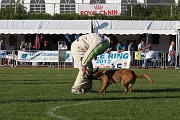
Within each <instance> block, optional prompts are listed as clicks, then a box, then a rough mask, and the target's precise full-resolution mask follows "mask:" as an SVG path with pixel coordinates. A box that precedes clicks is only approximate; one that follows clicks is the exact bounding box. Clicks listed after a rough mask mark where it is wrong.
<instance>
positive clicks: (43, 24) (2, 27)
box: [0, 20, 91, 34]
mask: <svg viewBox="0 0 180 120" xmlns="http://www.w3.org/2000/svg"><path fill="white" fill-rule="evenodd" d="M90 32H91V20H0V33H3V34H41V33H43V34H67V33H69V34H79V33H90Z"/></svg>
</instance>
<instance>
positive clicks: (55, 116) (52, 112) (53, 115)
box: [47, 102, 91, 120]
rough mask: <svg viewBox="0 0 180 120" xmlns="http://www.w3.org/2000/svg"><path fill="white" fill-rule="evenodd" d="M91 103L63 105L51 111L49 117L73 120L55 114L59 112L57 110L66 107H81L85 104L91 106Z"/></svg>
mask: <svg viewBox="0 0 180 120" xmlns="http://www.w3.org/2000/svg"><path fill="white" fill-rule="evenodd" d="M89 103H91V102H82V103H76V104H72V105H70V104H69V105H61V106H57V107H54V108H52V109H50V110H49V111H48V112H47V113H48V115H50V116H52V117H54V118H59V119H62V120H71V119H70V118H67V117H64V116H60V115H56V114H54V112H55V111H56V110H57V109H60V108H66V107H72V106H80V105H84V104H89Z"/></svg>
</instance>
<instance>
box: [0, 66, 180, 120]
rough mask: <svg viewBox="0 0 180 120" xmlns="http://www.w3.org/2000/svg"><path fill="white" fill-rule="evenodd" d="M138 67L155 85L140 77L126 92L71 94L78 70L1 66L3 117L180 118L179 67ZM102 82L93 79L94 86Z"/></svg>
mask: <svg viewBox="0 0 180 120" xmlns="http://www.w3.org/2000/svg"><path fill="white" fill-rule="evenodd" d="M133 70H134V71H135V73H136V74H142V73H148V74H149V75H151V77H152V78H153V80H154V84H151V83H150V82H149V81H148V80H147V79H137V81H136V83H135V84H134V86H133V93H130V94H126V95H124V94H122V92H123V90H124V88H123V87H122V85H121V84H112V85H110V86H109V87H108V89H107V93H103V94H97V93H85V94H72V93H71V92H70V91H71V87H72V85H73V83H74V81H75V78H76V75H77V72H78V70H77V69H73V68H67V69H66V70H65V71H64V70H63V69H60V71H58V70H57V68H33V67H32V68H3V67H1V68H0V120H56V119H57V120H179V118H180V71H179V70H168V69H155V70H152V69H149V70H144V69H133ZM101 85H102V83H101V81H97V80H94V81H93V89H95V90H99V89H100V87H101Z"/></svg>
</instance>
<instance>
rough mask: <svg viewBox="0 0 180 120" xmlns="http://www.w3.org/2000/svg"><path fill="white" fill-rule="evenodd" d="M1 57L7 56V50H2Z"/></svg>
mask: <svg viewBox="0 0 180 120" xmlns="http://www.w3.org/2000/svg"><path fill="white" fill-rule="evenodd" d="M0 58H6V50H0Z"/></svg>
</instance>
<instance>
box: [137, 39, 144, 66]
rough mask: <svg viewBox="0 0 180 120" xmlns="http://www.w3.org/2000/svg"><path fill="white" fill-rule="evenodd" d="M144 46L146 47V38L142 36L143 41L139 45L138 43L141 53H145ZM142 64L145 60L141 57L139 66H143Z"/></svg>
mask: <svg viewBox="0 0 180 120" xmlns="http://www.w3.org/2000/svg"><path fill="white" fill-rule="evenodd" d="M144 48H145V38H142V39H141V43H139V45H138V50H139V52H140V55H141V54H142V53H143V50H144ZM142 65H143V60H141V58H140V61H139V68H142Z"/></svg>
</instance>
